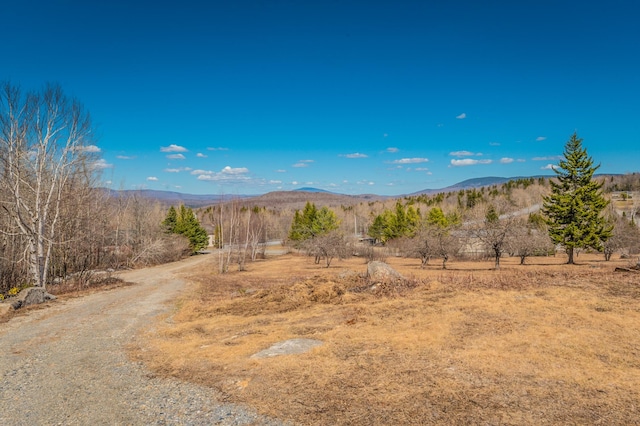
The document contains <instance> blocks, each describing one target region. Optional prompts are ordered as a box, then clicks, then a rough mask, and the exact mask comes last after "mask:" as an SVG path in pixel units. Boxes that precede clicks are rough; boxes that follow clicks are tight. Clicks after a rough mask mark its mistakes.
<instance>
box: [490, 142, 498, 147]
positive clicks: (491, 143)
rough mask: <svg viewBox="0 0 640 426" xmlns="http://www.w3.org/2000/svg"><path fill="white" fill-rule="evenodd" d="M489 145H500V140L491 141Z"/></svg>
mask: <svg viewBox="0 0 640 426" xmlns="http://www.w3.org/2000/svg"><path fill="white" fill-rule="evenodd" d="M489 146H500V142H489Z"/></svg>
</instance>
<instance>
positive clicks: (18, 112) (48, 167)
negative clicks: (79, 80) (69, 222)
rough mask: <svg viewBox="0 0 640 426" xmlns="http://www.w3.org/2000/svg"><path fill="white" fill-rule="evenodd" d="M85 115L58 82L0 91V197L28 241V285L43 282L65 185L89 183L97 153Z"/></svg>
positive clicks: (26, 255) (12, 86) (45, 277)
mask: <svg viewBox="0 0 640 426" xmlns="http://www.w3.org/2000/svg"><path fill="white" fill-rule="evenodd" d="M95 151H96V149H95V145H93V129H92V125H91V120H90V117H89V114H88V113H86V112H85V111H84V109H83V107H82V106H81V105H80V103H79V102H78V101H76V100H75V99H71V98H68V97H67V96H65V95H64V94H63V92H62V90H61V88H60V87H59V86H56V85H47V86H46V87H45V88H44V89H42V90H41V91H36V92H28V93H24V92H23V91H22V90H21V89H20V88H19V87H17V86H15V85H12V84H11V83H4V84H3V85H2V89H1V92H0V176H1V179H0V190H1V192H2V194H3V195H2V199H1V200H0V202H1V205H2V209H3V210H4V211H6V212H7V214H8V216H9V217H10V219H11V220H12V221H13V222H14V223H15V225H16V230H17V233H19V234H20V235H22V236H23V237H24V239H25V241H26V247H25V250H24V252H23V258H24V260H26V262H27V264H28V268H29V276H30V281H31V284H33V285H35V286H39V287H45V286H46V283H47V278H48V277H47V274H48V270H49V262H50V260H51V253H52V245H53V243H54V241H55V237H56V230H57V226H58V220H59V218H60V212H61V207H62V199H63V194H64V191H65V188H66V187H67V185H69V183H70V182H72V181H75V182H76V183H78V182H81V183H83V184H85V185H89V184H90V179H91V175H92V173H91V170H90V168H91V166H92V162H91V158H92V157H93V156H95V154H94V152H95Z"/></svg>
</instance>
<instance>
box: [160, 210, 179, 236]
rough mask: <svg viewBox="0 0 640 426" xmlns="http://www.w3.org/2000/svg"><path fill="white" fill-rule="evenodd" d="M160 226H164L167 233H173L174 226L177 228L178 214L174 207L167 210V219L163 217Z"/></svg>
mask: <svg viewBox="0 0 640 426" xmlns="http://www.w3.org/2000/svg"><path fill="white" fill-rule="evenodd" d="M162 226H164V228H165V231H166V232H167V233H169V234H173V233H175V231H176V226H178V212H177V211H176V209H175V207H173V206H171V207H170V208H169V211H168V212H167V217H165V219H164V220H163V221H162Z"/></svg>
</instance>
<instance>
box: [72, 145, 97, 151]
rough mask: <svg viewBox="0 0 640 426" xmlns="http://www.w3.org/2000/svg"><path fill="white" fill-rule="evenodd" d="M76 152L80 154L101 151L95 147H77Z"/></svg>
mask: <svg viewBox="0 0 640 426" xmlns="http://www.w3.org/2000/svg"><path fill="white" fill-rule="evenodd" d="M77 150H78V151H82V152H102V150H101V149H100V148H98V147H97V146H95V145H85V146H79V147H78V148H77Z"/></svg>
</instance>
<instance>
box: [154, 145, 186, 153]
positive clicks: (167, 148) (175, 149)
mask: <svg viewBox="0 0 640 426" xmlns="http://www.w3.org/2000/svg"><path fill="white" fill-rule="evenodd" d="M187 151H188V149H187V148H185V147H184V146H180V145H176V144H173V143H172V144H171V145H169V146H161V147H160V152H187Z"/></svg>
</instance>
